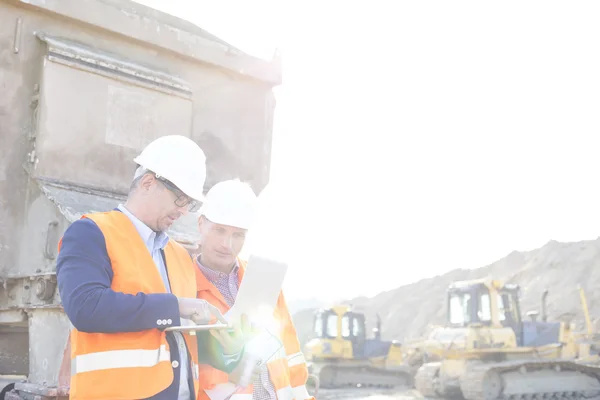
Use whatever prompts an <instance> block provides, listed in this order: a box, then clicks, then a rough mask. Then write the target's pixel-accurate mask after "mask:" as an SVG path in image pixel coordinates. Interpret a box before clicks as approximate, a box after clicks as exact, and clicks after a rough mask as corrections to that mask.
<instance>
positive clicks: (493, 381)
mask: <svg viewBox="0 0 600 400" xmlns="http://www.w3.org/2000/svg"><path fill="white" fill-rule="evenodd" d="M540 372H543V373H544V374H545V375H543V376H542V378H543V379H545V383H541V384H539V385H536V382H535V380H536V374H539V373H540ZM510 374H513V375H510ZM565 377H567V378H568V379H570V380H569V381H566V380H565ZM542 378H538V379H542ZM511 379H512V380H513V382H511ZM519 379H522V380H523V382H527V383H528V384H524V385H521V387H522V388H523V390H522V391H520V392H519V390H518V389H519V385H518V382H516V381H518V380H519ZM594 383H595V384H594ZM511 384H514V385H512V386H513V387H510V386H511ZM561 386H563V387H562V388H561ZM585 386H588V387H587V388H586V387H585ZM460 387H461V391H462V394H463V396H464V398H465V399H467V400H499V399H502V400H521V399H522V400H538V399H540V400H541V399H563V400H566V399H586V398H594V397H598V396H600V368H598V367H592V366H588V365H583V364H578V363H575V362H569V361H552V360H547V361H541V360H540V361H507V362H502V363H495V364H486V363H474V364H472V365H470V366H469V367H468V369H467V372H466V373H465V374H464V375H463V376H462V377H461V379H460ZM509 387H510V389H511V390H507V389H509Z"/></svg>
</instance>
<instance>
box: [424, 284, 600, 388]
mask: <svg viewBox="0 0 600 400" xmlns="http://www.w3.org/2000/svg"><path fill="white" fill-rule="evenodd" d="M519 293H520V287H519V286H518V285H516V284H509V283H504V282H502V281H500V280H497V279H493V278H491V277H488V278H485V279H478V280H472V281H460V282H454V283H453V284H451V285H450V287H449V288H448V292H447V317H448V319H447V326H445V327H442V328H439V329H437V330H435V331H434V332H432V334H431V335H430V337H429V338H428V340H427V341H425V343H424V349H426V351H427V352H430V353H432V354H434V355H437V356H438V357H439V358H440V361H434V362H427V363H425V364H423V365H422V366H421V367H420V368H419V370H418V372H417V374H416V375H415V386H416V388H417V389H418V390H419V391H420V392H421V393H422V394H423V395H424V396H425V397H428V398H435V397H441V398H447V397H455V396H458V397H462V398H464V399H466V400H496V399H515V400H517V399H542V398H543V399H547V398H562V399H579V398H584V397H585V398H591V397H594V398H597V397H599V396H600V367H599V366H598V365H597V364H596V361H597V360H598V357H597V354H595V352H596V350H595V349H594V346H593V341H594V337H593V335H592V332H591V328H590V325H589V317H588V314H587V306H586V305H585V301H584V296H583V292H581V293H582V302H583V304H584V314H585V315H586V320H587V321H588V332H587V333H578V332H576V331H575V324H574V323H573V321H572V320H571V319H570V318H566V319H562V320H557V321H547V318H546V313H545V309H546V307H545V298H546V294H547V292H545V293H544V294H543V295H542V299H543V301H542V318H541V321H538V320H537V315H538V314H537V313H530V316H531V317H532V319H531V320H530V321H527V320H523V319H522V317H521V309H520V301H519V297H520V296H519Z"/></svg>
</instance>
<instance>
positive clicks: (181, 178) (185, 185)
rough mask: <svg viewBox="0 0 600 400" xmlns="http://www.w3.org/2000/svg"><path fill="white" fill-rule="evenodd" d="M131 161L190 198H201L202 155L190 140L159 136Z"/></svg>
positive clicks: (202, 188) (202, 181)
mask: <svg viewBox="0 0 600 400" xmlns="http://www.w3.org/2000/svg"><path fill="white" fill-rule="evenodd" d="M133 161H135V162H136V163H137V164H139V165H141V166H142V167H144V168H146V169H149V170H150V171H152V172H154V173H155V174H156V175H158V176H159V177H161V178H164V179H166V180H168V181H170V182H172V183H173V184H174V185H175V186H177V187H178V188H179V189H181V191H182V192H183V193H185V194H186V195H188V196H189V197H191V198H192V199H195V200H202V199H203V198H204V196H203V194H202V193H203V192H204V181H205V180H206V156H205V155H204V152H203V151H202V149H201V148H200V146H198V145H197V144H196V142H194V141H193V140H192V139H190V138H188V137H185V136H181V135H167V136H161V137H159V138H158V139H156V140H154V141H152V142H151V143H150V144H148V145H147V146H146V148H144V150H142V152H141V153H140V155H138V156H137V157H136V158H134V159H133Z"/></svg>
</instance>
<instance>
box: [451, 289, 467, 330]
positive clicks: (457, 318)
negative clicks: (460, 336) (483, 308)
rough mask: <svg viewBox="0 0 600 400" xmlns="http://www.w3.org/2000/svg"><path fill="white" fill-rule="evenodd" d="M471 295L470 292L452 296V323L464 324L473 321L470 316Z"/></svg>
mask: <svg viewBox="0 0 600 400" xmlns="http://www.w3.org/2000/svg"><path fill="white" fill-rule="evenodd" d="M470 304H471V295H470V294H469V293H456V294H453V295H452V296H451V297H450V323H451V324H453V325H464V324H468V323H469V322H471V317H470V311H469V310H470Z"/></svg>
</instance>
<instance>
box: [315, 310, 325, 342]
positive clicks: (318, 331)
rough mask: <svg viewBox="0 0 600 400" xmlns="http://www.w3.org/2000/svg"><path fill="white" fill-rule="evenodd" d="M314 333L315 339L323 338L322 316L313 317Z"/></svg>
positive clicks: (320, 314)
mask: <svg viewBox="0 0 600 400" xmlns="http://www.w3.org/2000/svg"><path fill="white" fill-rule="evenodd" d="M314 332H315V335H316V336H317V337H319V338H320V337H323V314H322V313H319V314H317V316H316V317H315V326H314Z"/></svg>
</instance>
